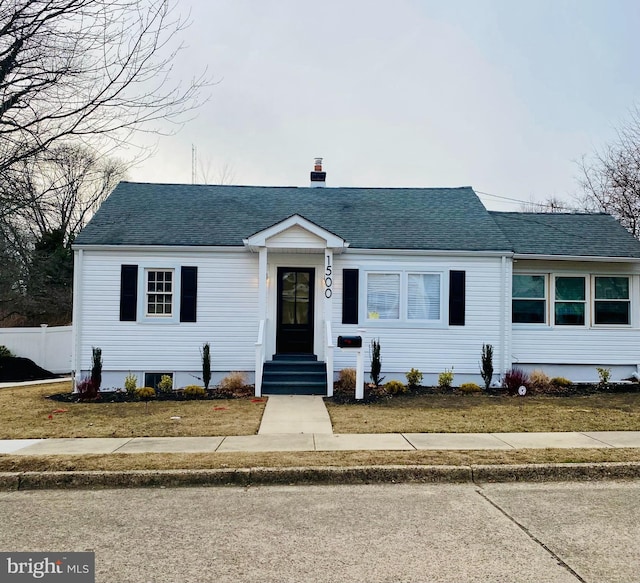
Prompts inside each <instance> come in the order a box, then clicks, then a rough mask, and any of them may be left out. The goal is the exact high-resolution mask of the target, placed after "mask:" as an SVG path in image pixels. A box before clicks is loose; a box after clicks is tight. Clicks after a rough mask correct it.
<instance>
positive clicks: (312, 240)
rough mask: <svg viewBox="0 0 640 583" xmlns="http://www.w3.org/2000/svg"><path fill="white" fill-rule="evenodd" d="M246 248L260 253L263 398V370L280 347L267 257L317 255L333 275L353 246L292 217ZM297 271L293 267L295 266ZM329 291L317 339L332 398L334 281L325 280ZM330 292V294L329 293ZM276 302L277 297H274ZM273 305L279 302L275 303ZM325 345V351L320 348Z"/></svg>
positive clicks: (259, 360)
mask: <svg viewBox="0 0 640 583" xmlns="http://www.w3.org/2000/svg"><path fill="white" fill-rule="evenodd" d="M243 243H244V245H245V248H247V249H248V250H250V251H252V252H254V253H258V255H259V259H258V314H259V320H260V322H259V326H258V339H257V341H256V395H258V396H259V395H261V387H262V370H263V366H264V362H265V359H266V355H267V354H268V353H272V352H274V351H275V345H276V339H275V337H276V330H275V328H276V326H274V315H275V308H274V307H273V306H272V307H271V310H272V311H274V313H272V315H271V318H269V307H268V305H267V297H268V287H269V284H268V280H269V277H268V263H267V256H268V254H269V253H270V252H275V253H277V254H280V253H291V254H314V255H315V256H316V257H317V256H318V255H320V256H324V257H323V259H319V260H320V261H323V262H324V265H325V267H326V268H327V271H325V274H327V273H329V274H330V273H331V269H332V266H333V255H334V254H336V253H337V254H339V253H342V252H343V251H345V250H346V249H347V248H348V246H349V244H348V243H347V242H346V241H345V240H344V239H343V238H342V237H339V236H338V235H336V234H335V233H332V232H330V231H327V230H326V229H323V228H322V227H320V226H319V225H317V224H315V223H313V222H311V221H309V220H308V219H305V218H304V217H303V216H300V215H297V214H296V215H292V216H290V217H288V218H286V219H284V220H283V221H280V222H278V223H275V224H273V225H272V226H270V227H268V228H266V229H263V230H262V231H259V232H257V233H255V234H253V235H251V236H250V237H248V238H246V239H243ZM292 267H293V266H292ZM323 281H324V285H325V289H324V292H323V295H322V301H321V302H318V303H316V308H317V309H316V311H315V312H316V313H315V314H314V316H313V317H314V319H316V318H317V319H318V320H319V321H321V322H323V323H324V325H323V326H321V327H320V330H319V331H318V330H317V328H314V329H315V330H316V331H317V336H318V338H317V339H314V346H315V348H318V352H319V353H320V356H321V357H323V358H324V359H325V361H326V369H327V389H328V391H330V392H329V393H328V394H332V393H333V390H332V389H333V385H332V383H333V352H332V346H333V342H332V333H331V324H330V320H331V313H332V308H331V306H332V299H331V298H332V293H331V289H330V286H331V283H332V278H331V277H324V279H323ZM327 292H329V293H327ZM272 298H273V296H272ZM271 302H272V303H273V302H275V299H272V300H271ZM321 344H322V349H320V345H321ZM314 350H315V349H314Z"/></svg>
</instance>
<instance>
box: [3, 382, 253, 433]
mask: <svg viewBox="0 0 640 583" xmlns="http://www.w3.org/2000/svg"><path fill="white" fill-rule="evenodd" d="M70 390H71V383H70V382H64V383H54V384H49V385H34V386H29V387H18V388H8V389H0V439H25V438H42V437H199V436H215V435H252V434H254V433H257V432H258V428H259V426H260V420H261V418H262V412H263V410H264V406H265V400H264V399H261V400H259V401H257V402H254V401H253V400H252V399H220V400H215V401H158V402H155V401H151V402H150V403H149V407H148V411H149V412H148V414H147V413H146V412H145V403H142V402H140V403H60V402H57V401H52V400H50V399H46V398H45V397H46V395H52V394H55V393H61V392H65V391H70ZM171 417H180V419H179V420H178V419H171Z"/></svg>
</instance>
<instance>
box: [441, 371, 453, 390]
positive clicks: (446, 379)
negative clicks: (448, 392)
mask: <svg viewBox="0 0 640 583" xmlns="http://www.w3.org/2000/svg"><path fill="white" fill-rule="evenodd" d="M451 385H453V368H452V369H451V370H449V369H446V368H445V369H444V372H441V373H440V374H439V375H438V386H439V387H440V388H441V389H450V388H451Z"/></svg>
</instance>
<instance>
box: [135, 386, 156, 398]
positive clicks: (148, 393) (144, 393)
mask: <svg viewBox="0 0 640 583" xmlns="http://www.w3.org/2000/svg"><path fill="white" fill-rule="evenodd" d="M155 396H156V391H155V389H154V388H153V387H140V388H138V389H136V397H138V399H140V400H141V401H148V400H149V399H153V398H154V397H155Z"/></svg>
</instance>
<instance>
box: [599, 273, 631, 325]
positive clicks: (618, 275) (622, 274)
mask: <svg viewBox="0 0 640 583" xmlns="http://www.w3.org/2000/svg"><path fill="white" fill-rule="evenodd" d="M596 277H625V278H627V280H628V281H629V298H628V299H626V300H596ZM634 281H635V278H634V277H632V276H631V274H626V273H593V274H592V275H591V282H590V286H589V287H590V288H591V289H590V292H591V297H592V300H591V304H590V310H589V312H590V313H589V317H590V322H591V327H592V328H598V329H601V328H633V322H634V311H635V308H634V303H635V302H634V301H633V298H634V297H635V295H636V293H635V286H634ZM596 301H614V302H615V301H618V302H629V323H628V324H596Z"/></svg>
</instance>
